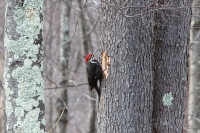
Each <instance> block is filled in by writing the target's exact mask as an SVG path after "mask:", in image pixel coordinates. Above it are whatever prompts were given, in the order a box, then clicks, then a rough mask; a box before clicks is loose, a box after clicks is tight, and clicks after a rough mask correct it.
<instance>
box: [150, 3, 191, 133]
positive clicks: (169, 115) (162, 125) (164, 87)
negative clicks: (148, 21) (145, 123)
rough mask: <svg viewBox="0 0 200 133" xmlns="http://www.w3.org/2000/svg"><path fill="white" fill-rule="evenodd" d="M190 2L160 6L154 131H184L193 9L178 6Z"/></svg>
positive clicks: (156, 52) (155, 132) (155, 64)
mask: <svg viewBox="0 0 200 133" xmlns="http://www.w3.org/2000/svg"><path fill="white" fill-rule="evenodd" d="M190 3H191V2H190V1H182V0H176V1H171V2H170V4H169V5H166V8H168V7H169V10H159V11H157V12H156V13H155V16H154V21H155V25H154V36H153V38H154V46H155V51H154V66H153V69H154V90H153V99H154V100H153V101H154V102H153V132H154V133H182V131H183V119H184V100H185V97H186V90H187V69H188V67H187V59H188V58H187V57H188V43H189V22H190V9H189V8H182V9H179V10H178V7H181V6H182V5H187V6H190ZM157 4H158V8H162V7H163V5H165V4H166V1H164V0H158V3H157ZM170 7H171V9H170ZM172 7H173V8H175V9H172ZM176 8H177V9H176Z"/></svg>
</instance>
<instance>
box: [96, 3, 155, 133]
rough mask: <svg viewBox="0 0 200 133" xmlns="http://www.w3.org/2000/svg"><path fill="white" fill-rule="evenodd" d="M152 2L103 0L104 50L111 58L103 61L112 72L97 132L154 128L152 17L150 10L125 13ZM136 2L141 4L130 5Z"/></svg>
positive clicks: (132, 132) (121, 132)
mask: <svg viewBox="0 0 200 133" xmlns="http://www.w3.org/2000/svg"><path fill="white" fill-rule="evenodd" d="M150 2H151V1H150V0H149V1H145V2H141V1H140V0H129V1H118V3H116V2H115V1H102V16H101V50H102V52H103V53H104V55H105V53H106V55H105V57H102V58H107V59H109V58H110V62H109V60H108V62H109V64H104V62H103V64H102V65H103V66H104V65H109V68H108V74H109V75H108V77H107V79H104V82H103V87H102V96H101V102H100V105H99V113H98V130H97V132H98V133H109V132H119V133H139V132H146V133H151V132H152V111H153V104H152V101H153V96H152V90H153V73H152V48H153V41H152V38H151V32H152V31H151V29H150V28H147V25H148V24H149V23H148V22H149V21H150V22H151V21H152V20H153V18H152V16H151V13H149V14H144V15H143V16H142V17H134V18H133V17H124V15H125V14H126V15H128V16H132V15H135V14H138V13H139V12H140V11H141V7H146V6H148V5H149V4H150ZM135 3H140V4H139V6H138V7H134V8H131V7H132V6H133V5H135ZM129 6H131V7H130V8H129ZM140 6H141V7H140ZM123 7H125V9H124V10H120V11H118V9H120V8H123ZM126 7H127V8H126ZM144 10H145V9H144ZM146 20H148V21H146Z"/></svg>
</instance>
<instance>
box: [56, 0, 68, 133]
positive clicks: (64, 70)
mask: <svg viewBox="0 0 200 133" xmlns="http://www.w3.org/2000/svg"><path fill="white" fill-rule="evenodd" d="M70 10H71V0H63V1H62V10H61V28H60V64H61V75H62V77H61V82H60V85H62V86H66V85H67V84H68V82H67V79H68V75H69V71H68V64H69V52H70V35H69V26H70V25H69V20H70ZM63 89H64V90H62V91H60V94H61V95H60V96H59V98H57V103H56V106H57V119H58V118H59V117H60V115H61V113H62V111H63V107H65V105H64V103H63V102H65V104H66V105H67V103H68V95H67V94H68V93H67V89H66V88H63ZM61 99H62V100H61ZM67 123H68V109H67V108H66V109H65V112H64V113H63V115H62V117H61V119H60V121H59V122H58V125H57V127H56V132H57V133H66V129H67Z"/></svg>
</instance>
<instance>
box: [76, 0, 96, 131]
mask: <svg viewBox="0 0 200 133" xmlns="http://www.w3.org/2000/svg"><path fill="white" fill-rule="evenodd" d="M82 2H83V1H82V0H78V5H79V8H80V10H81V16H80V18H81V19H80V21H81V24H80V25H81V33H82V42H83V54H84V57H85V56H86V55H87V54H89V52H91V49H92V48H91V47H90V46H91V38H90V34H88V33H87V32H88V31H89V28H88V26H87V21H86V19H85V14H84V9H85V7H83V5H82ZM85 69H86V68H85ZM86 79H87V78H86ZM88 90H89V87H88ZM89 96H90V98H92V99H96V92H94V91H93V92H91V93H90V94H89ZM92 99H88V100H89V116H88V127H87V133H96V121H97V102H96V101H95V100H92Z"/></svg>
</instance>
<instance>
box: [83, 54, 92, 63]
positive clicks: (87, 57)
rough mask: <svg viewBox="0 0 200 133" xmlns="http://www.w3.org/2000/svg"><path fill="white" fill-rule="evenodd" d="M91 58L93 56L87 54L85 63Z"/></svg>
mask: <svg viewBox="0 0 200 133" xmlns="http://www.w3.org/2000/svg"><path fill="white" fill-rule="evenodd" d="M92 56H94V55H93V54H88V55H87V56H86V57H85V61H86V62H87V61H89V60H90V59H91V58H92Z"/></svg>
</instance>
